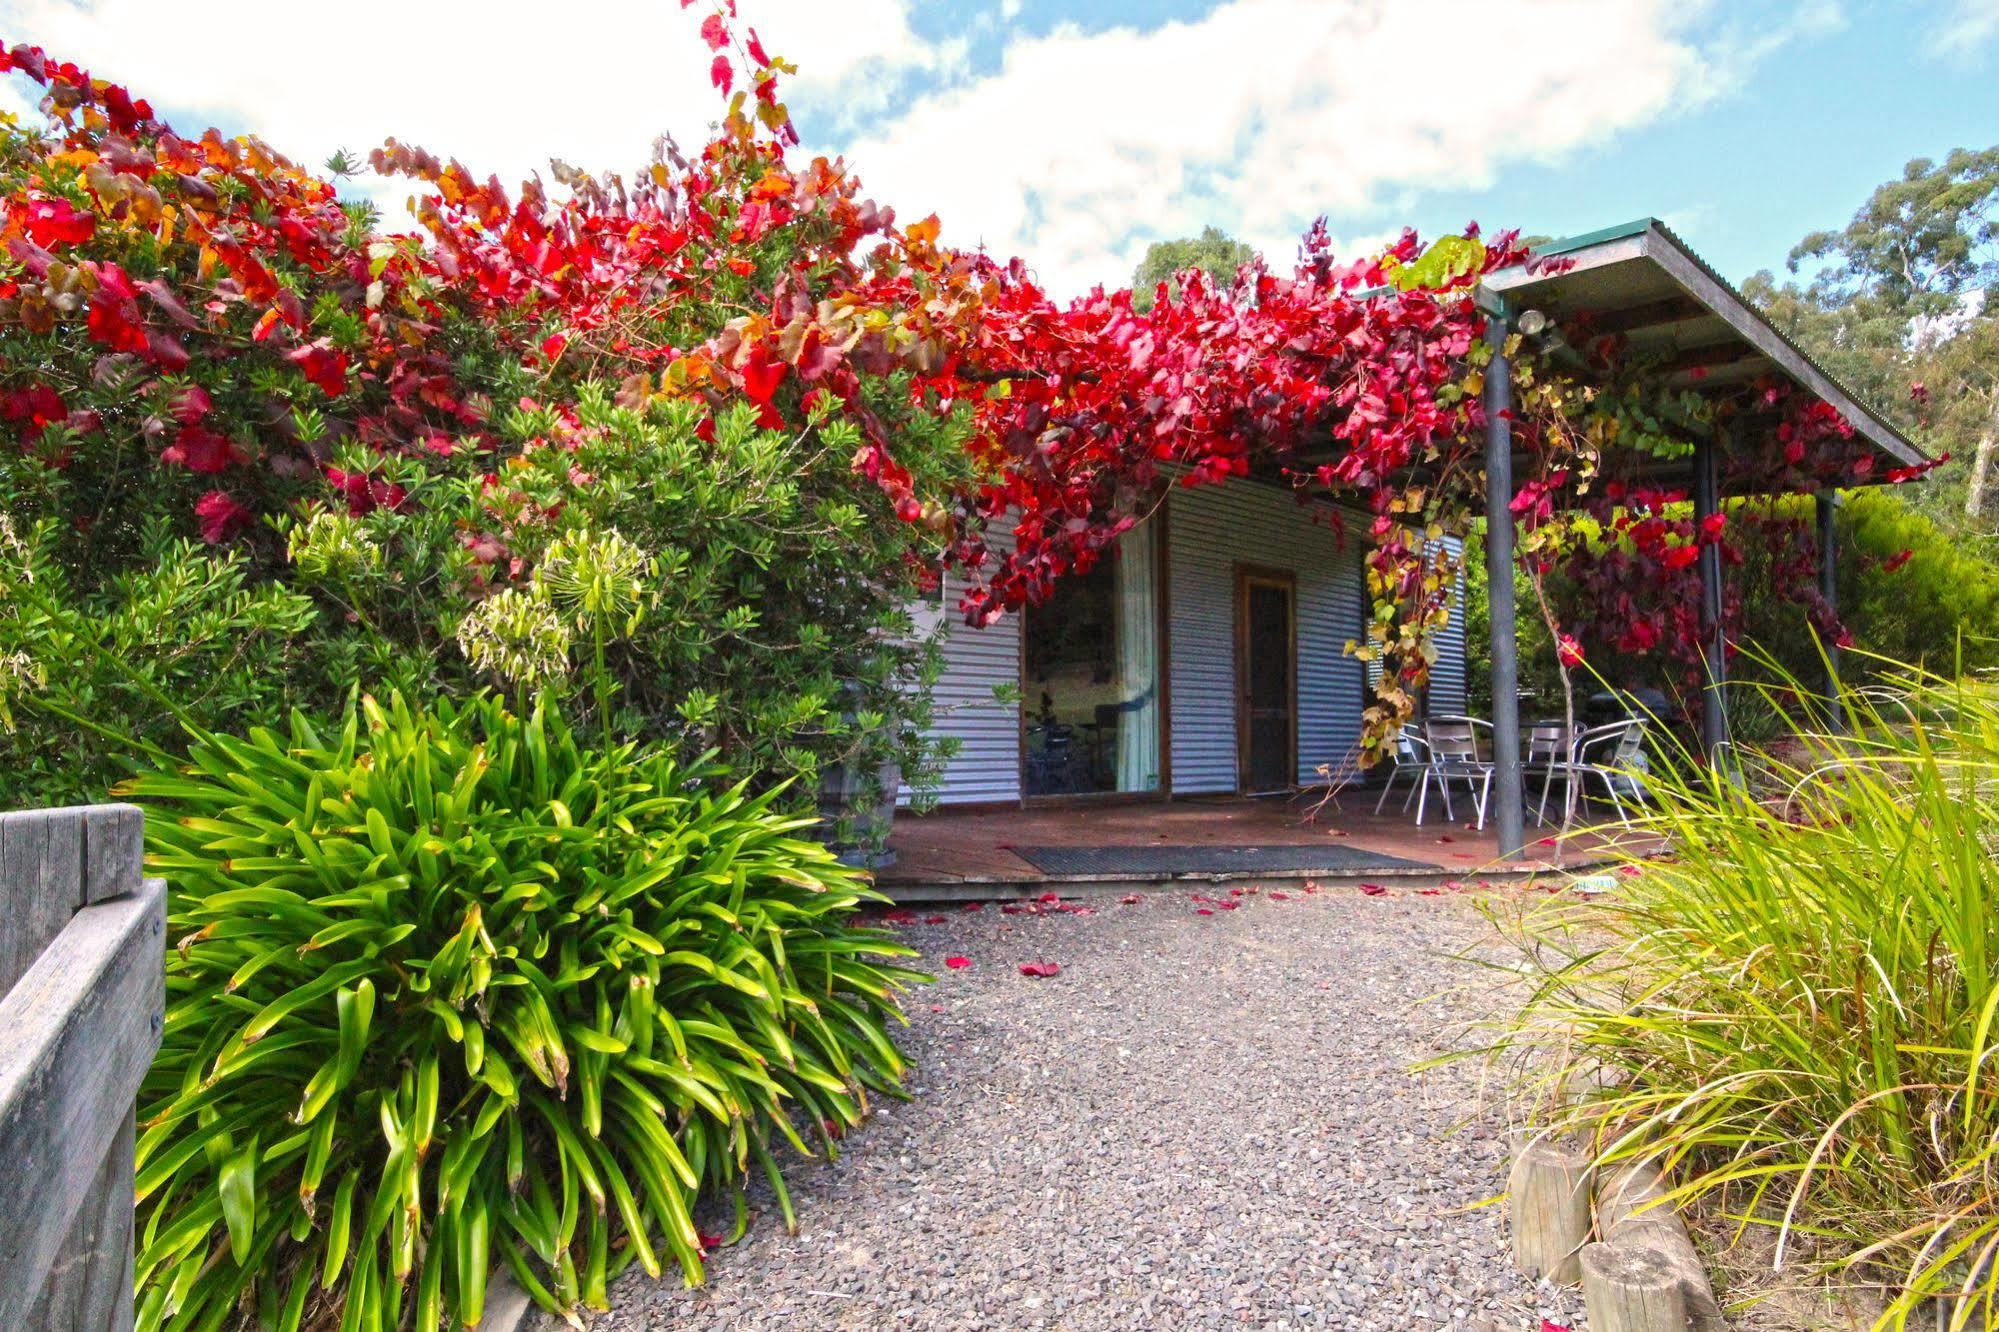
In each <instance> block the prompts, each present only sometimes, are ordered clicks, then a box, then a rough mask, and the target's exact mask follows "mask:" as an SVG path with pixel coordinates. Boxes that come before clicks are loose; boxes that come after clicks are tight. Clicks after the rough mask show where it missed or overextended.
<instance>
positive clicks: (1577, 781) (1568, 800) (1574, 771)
mask: <svg viewBox="0 0 1999 1332" xmlns="http://www.w3.org/2000/svg"><path fill="white" fill-rule="evenodd" d="M1644 756H1645V723H1644V722H1642V721H1639V720H1638V719H1637V718H1635V717H1634V718H1632V719H1630V720H1627V721H1620V722H1609V723H1606V724H1605V725H1602V726H1592V727H1590V728H1589V729H1588V730H1586V731H1582V732H1580V733H1578V734H1577V736H1576V740H1575V747H1574V748H1573V749H1572V750H1571V751H1570V758H1569V760H1568V761H1567V762H1565V763H1558V764H1553V765H1550V766H1551V769H1552V771H1551V774H1550V778H1552V777H1553V776H1560V777H1561V778H1562V780H1563V782H1564V783H1565V785H1566V787H1567V789H1566V790H1565V791H1564V793H1563V797H1562V799H1563V806H1562V821H1563V822H1564V823H1567V822H1569V821H1570V820H1571V819H1573V818H1574V817H1575V812H1576V799H1577V797H1578V796H1587V795H1588V794H1589V792H1588V785H1589V779H1590V778H1592V777H1594V778H1595V779H1596V780H1597V781H1599V782H1601V783H1603V793H1604V795H1605V797H1606V798H1608V799H1609V801H1610V806H1611V808H1612V809H1614V810H1616V811H1617V817H1618V821H1619V822H1621V823H1623V824H1624V826H1625V827H1627V828H1628V827H1630V826H1631V816H1630V814H1629V813H1627V812H1626V810H1625V798H1624V796H1623V795H1622V794H1620V793H1619V791H1618V789H1617V788H1618V783H1619V782H1625V783H1628V784H1629V786H1630V793H1629V794H1630V797H1631V800H1632V801H1633V802H1634V803H1636V804H1639V805H1641V806H1642V805H1644V804H1646V803H1647V801H1646V796H1645V784H1644V782H1643V780H1642V779H1641V778H1640V776H1639V766H1638V765H1639V764H1640V763H1641V762H1642V761H1643V759H1644ZM1547 817H1548V803H1547V796H1546V786H1545V782H1544V786H1543V795H1542V801H1541V819H1542V821H1543V822H1546V820H1547Z"/></svg>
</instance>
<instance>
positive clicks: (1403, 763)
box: [1374, 726, 1436, 823]
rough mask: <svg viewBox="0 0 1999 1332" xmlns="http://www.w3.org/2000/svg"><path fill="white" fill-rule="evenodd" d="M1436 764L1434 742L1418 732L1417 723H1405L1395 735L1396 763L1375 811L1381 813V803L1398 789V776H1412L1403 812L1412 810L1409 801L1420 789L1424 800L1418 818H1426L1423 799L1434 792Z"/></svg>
mask: <svg viewBox="0 0 1999 1332" xmlns="http://www.w3.org/2000/svg"><path fill="white" fill-rule="evenodd" d="M1435 768H1436V764H1435V762H1434V761H1433V760H1432V759H1431V757H1430V746H1429V744H1428V742H1426V741H1425V740H1424V739H1423V737H1422V736H1420V735H1418V734H1416V731H1415V728H1414V727H1413V726H1404V727H1403V728H1402V729H1401V730H1400V731H1398V732H1396V735H1395V766H1394V767H1393V768H1391V769H1390V770H1389V773H1388V780H1387V781H1385V782H1383V783H1382V784H1381V798H1380V799H1378V800H1376V801H1375V802H1374V812H1375V813H1376V814H1379V813H1381V807H1382V806H1383V805H1385V804H1387V803H1388V796H1389V793H1390V792H1391V791H1393V790H1394V789H1395V783H1396V780H1397V779H1398V778H1401V777H1403V776H1405V775H1406V776H1407V777H1408V778H1409V790H1408V793H1407V794H1405V795H1404V796H1403V797H1402V812H1403V813H1404V814H1407V813H1408V812H1409V802H1410V801H1411V800H1416V799H1417V797H1418V795H1419V793H1420V795H1421V797H1422V800H1421V801H1419V802H1418V804H1417V806H1416V822H1418V823H1421V822H1422V821H1423V802H1424V801H1427V800H1428V799H1429V796H1430V778H1431V777H1432V776H1433V775H1434V774H1435Z"/></svg>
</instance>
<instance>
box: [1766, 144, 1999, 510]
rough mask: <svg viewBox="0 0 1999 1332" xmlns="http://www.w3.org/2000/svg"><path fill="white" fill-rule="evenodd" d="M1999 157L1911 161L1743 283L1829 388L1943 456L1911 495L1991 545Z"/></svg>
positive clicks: (1966, 153)
mask: <svg viewBox="0 0 1999 1332" xmlns="http://www.w3.org/2000/svg"><path fill="white" fill-rule="evenodd" d="M1995 206H1999V146H1994V147H1991V148H1986V149H1983V150H1972V149H1964V148H1960V149H1957V150H1955V151H1953V152H1951V153H1950V154H1949V155H1948V156H1947V157H1945V158H1944V160H1943V161H1942V162H1940V163H1939V162H1936V161H1934V160H1932V159H1930V158H1922V157H1919V158H1916V159H1914V160H1912V161H1910V162H1909V163H1908V165H1907V166H1906V167H1904V168H1903V170H1902V174H1901V176H1899V177H1898V178H1896V179H1894V180H1891V181H1887V182H1885V183H1883V184H1882V185H1880V186H1879V187H1878V188H1876V189H1875V190H1874V192H1873V193H1872V194H1871V195H1869V196H1868V199H1867V201H1866V202H1865V203H1864V204H1862V205H1861V207H1860V208H1859V209H1858V210H1857V211H1856V212H1855V213H1854V215H1853V217H1852V219H1851V220H1850V221H1848V223H1847V224H1846V225H1845V226H1844V227H1843V228H1841V229H1839V230H1837V231H1816V232H1813V233H1812V234H1810V235H1808V236H1806V237H1805V238H1804V239H1803V240H1801V241H1799V242H1798V244H1797V245H1796V246H1795V247H1794V248H1793V249H1792V251H1791V253H1790V256H1789V260H1788V268H1789V270H1790V272H1791V273H1793V274H1797V275H1799V277H1800V278H1801V279H1802V280H1792V281H1785V282H1779V281H1778V280H1777V279H1776V278H1775V277H1773V276H1772V275H1771V274H1770V273H1768V272H1762V273H1758V274H1756V275H1755V276H1754V277H1752V278H1750V280H1749V281H1748V282H1747V283H1745V284H1744V287H1743V291H1744V294H1745V295H1746V296H1748V297H1749V299H1750V300H1752V301H1754V302H1755V303H1756V304H1757V305H1759V306H1760V307H1762V309H1763V311H1764V313H1765V314H1767V315H1768V316H1769V317H1770V319H1771V321H1772V322H1773V323H1775V324H1776V325H1777V326H1778V328H1780V329H1782V330H1783V331H1784V332H1785V333H1786V334H1788V335H1789V336H1790V337H1791V338H1792V339H1793V340H1794V341H1796V342H1797V343H1798V344H1799V345H1801V346H1802V347H1804V348H1805V350H1806V351H1808V352H1810V353H1811V354H1812V355H1813V356H1814V357H1816V358H1817V359H1818V360H1819V361H1820V362H1821V363H1822V364H1823V365H1824V366H1825V367H1826V369H1827V370H1829V371H1830V372H1831V373H1832V374H1833V375H1834V376H1835V377H1836V378H1838V379H1839V380H1840V381H1841V382H1843V383H1845V384H1847V385H1848V386H1849V387H1851V388H1852V389H1854V390H1855V391H1856V392H1857V393H1858V394H1859V395H1860V396H1861V398H1862V399H1863V400H1865V401H1867V402H1868V403H1869V404H1870V405H1871V406H1873V407H1875V408H1876V409H1877V410H1880V411H1882V412H1883V413H1884V414H1885V415H1887V416H1888V417H1889V418H1890V419H1891V420H1893V421H1894V422H1895V423H1896V424H1897V425H1899V426H1901V427H1902V428H1903V429H1905V430H1907V431H1909V432H1910V433H1912V434H1913V435H1915V436H1916V437H1917V438H1918V439H1920V440H1921V441H1922V442H1923V443H1924V444H1925V445H1926V446H1927V447H1928V448H1929V449H1930V450H1931V451H1932V452H1933V453H1950V454H1951V455H1952V459H1951V461H1950V462H1949V463H1947V464H1945V465H1944V466H1943V467H1941V468H1939V469H1938V470H1937V471H1936V472H1935V473H1934V474H1932V476H1931V477H1930V479H1929V481H1928V482H1927V484H1925V485H1924V486H1922V487H1919V488H1917V489H1915V490H1913V491H1910V492H1907V493H1906V496H1905V498H1906V500H1907V502H1908V503H1909V504H1911V505H1912V506H1913V507H1916V508H1918V509H1921V510H1923V511H1924V512H1926V513H1927V514H1928V515H1929V516H1930V517H1931V518H1933V519H1935V520H1936V522H1937V523H1938V524H1939V525H1940V526H1941V527H1942V528H1943V529H1944V530H1945V531H1946V532H1948V533H1950V534H1952V535H1964V536H1970V537H1974V538H1985V539H1987V540H1989V539H1990V538H1992V536H1993V534H1994V530H1995V529H1994V522H1993V516H1994V515H1993V514H1992V513H1991V509H1992V508H1994V507H1995V506H1992V505H1990V504H1988V503H1987V502H1986V495H1987V493H1988V492H1989V490H1990V489H1991V485H1992V478H1991V477H1990V476H1989V475H1988V474H1990V473H1991V472H1992V471H1993V469H1994V464H1995V458H1994V454H1995V441H1999V319H1995V316H1999V306H1995V304H1994V303H1993V302H1992V301H1991V300H1990V299H1989V295H1990V289H1991V288H1992V287H1993V286H1994V285H1995V283H1999V215H1995V211H1994V210H1995Z"/></svg>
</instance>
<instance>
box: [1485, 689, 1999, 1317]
mask: <svg viewBox="0 0 1999 1332" xmlns="http://www.w3.org/2000/svg"><path fill="white" fill-rule="evenodd" d="M1891 678H1892V685H1891V686H1889V687H1883V688H1878V689H1869V690H1866V691H1849V692H1848V694H1847V696H1846V699H1845V703H1846V712H1847V714H1848V718H1849V728H1850V729H1849V731H1848V733H1847V734H1844V735H1841V734H1837V733H1836V730H1835V728H1832V727H1829V726H1827V725H1825V722H1826V720H1827V719H1826V718H1825V717H1824V716H1823V714H1821V715H1818V716H1817V717H1815V718H1807V719H1806V720H1804V721H1793V722H1791V723H1790V724H1789V733H1788V735H1787V736H1786V737H1785V743H1784V744H1783V745H1781V746H1779V747H1777V748H1776V752H1777V753H1780V754H1782V755H1783V756H1784V757H1771V756H1770V755H1768V754H1764V755H1759V756H1757V757H1756V758H1755V759H1754V760H1753V762H1752V761H1748V760H1745V762H1744V765H1743V770H1741V771H1731V772H1728V773H1726V774H1725V775H1717V774H1716V773H1715V772H1714V771H1713V770H1710V769H1708V768H1706V767H1705V766H1702V765H1699V764H1690V765H1684V766H1683V767H1681V768H1680V769H1679V771H1678V773H1677V775H1676V774H1675V773H1674V772H1665V773H1661V774H1658V775H1656V776H1655V777H1654V778H1653V780H1652V783H1651V785H1652V788H1653V791H1654V793H1655V794H1656V795H1657V796H1658V805H1657V808H1656V810H1655V811H1654V812H1653V813H1652V814H1651V815H1650V817H1649V818H1648V819H1647V820H1646V824H1647V826H1646V828H1645V829H1644V831H1647V832H1655V833H1660V834H1664V835H1666V836H1668V837H1670V838H1671V839H1672V840H1673V842H1674V843H1675V844H1676V849H1677V854H1676V855H1675V856H1674V857H1672V858H1671V859H1669V860H1666V861H1664V862H1660V863H1647V864H1643V865H1642V866H1638V865H1634V866H1629V867H1627V873H1626V874H1625V875H1621V876H1619V879H1618V887H1617V889H1616V890H1615V891H1614V892H1610V893H1607V894H1605V895H1603V896H1602V897H1600V898H1596V899H1590V900H1582V901H1577V900H1573V899H1571V898H1570V897H1569V895H1566V894H1565V895H1563V896H1562V897H1560V898H1557V899H1554V900H1552V901H1551V902H1550V903H1549V904H1548V905H1547V906H1546V907H1544V908H1542V909H1540V910H1537V911H1534V912H1530V913H1528V914H1526V915H1524V916H1516V917H1514V918H1513V919H1511V920H1509V921H1506V922H1503V927H1504V928H1505V929H1506V930H1507V932H1508V933H1509V934H1510V935H1511V936H1512V938H1513V939H1514V941H1515V942H1516V943H1518V944H1519V945H1520V949H1521V956H1522V957H1523V958H1524V959H1525V960H1524V962H1519V963H1516V964H1515V965H1517V966H1518V967H1519V969H1520V970H1521V971H1523V972H1524V973H1525V981H1526V998H1525V1002H1524V1004H1522V1006H1521V1007H1520V1009H1519V1011H1518V1013H1517V1016H1515V1017H1514V1018H1513V1019H1511V1020H1510V1022H1509V1023H1508V1024H1507V1025H1506V1026H1505V1027H1504V1029H1503V1031H1502V1033H1501V1036H1500V1039H1499V1042H1498V1044H1497V1046H1496V1052H1497V1053H1498V1054H1499V1055H1501V1056H1502V1057H1504V1058H1506V1059H1508V1060H1509V1061H1511V1062H1512V1064H1513V1067H1514V1070H1515V1072H1516V1073H1517V1075H1518V1076H1519V1078H1520V1079H1521V1082H1522V1083H1524V1088H1525V1090H1526V1091H1527V1092H1528V1094H1529V1096H1530V1099H1531V1101H1532V1103H1533V1104H1535V1105H1536V1107H1537V1109H1536V1111H1535V1119H1536V1123H1537V1126H1539V1127H1542V1128H1546V1129H1549V1130H1551V1131H1554V1132H1559V1133H1576V1134H1580V1135H1582V1136H1584V1137H1585V1138H1586V1139H1587V1140H1588V1141H1589V1142H1591V1143H1592V1144H1593V1145H1594V1149H1595V1151H1596V1152H1597V1154H1598V1156H1599V1158H1600V1160H1601V1162H1603V1163H1604V1164H1610V1163H1615V1162H1621V1161H1631V1160H1640V1159H1652V1160H1655V1161H1657V1162H1658V1163H1660V1164H1661V1165H1663V1167H1664V1168H1665V1169H1666V1170H1667V1171H1668V1172H1669V1175H1670V1177H1671V1179H1672V1181H1673V1183H1674V1185H1675V1192H1674V1196H1675V1198H1676V1200H1677V1201H1678V1202H1679V1203H1681V1204H1682V1205H1694V1206H1695V1207H1696V1208H1697V1209H1698V1210H1700V1211H1702V1212H1704V1213H1705V1215H1706V1216H1707V1217H1708V1218H1709V1220H1710V1221H1712V1222H1718V1223H1721V1225H1722V1230H1723V1233H1725V1234H1727V1235H1728V1236H1729V1237H1730V1239H1731V1241H1732V1242H1733V1241H1740V1240H1741V1239H1743V1238H1744V1236H1745V1235H1746V1234H1748V1233H1749V1232H1751V1231H1759V1230H1760V1231H1762V1232H1764V1234H1765V1236H1766V1238H1767V1240H1768V1241H1769V1242H1768V1243H1767V1244H1766V1245H1762V1246H1755V1247H1756V1248H1757V1251H1758V1252H1759V1253H1760V1252H1763V1251H1764V1250H1766V1249H1767V1256H1768V1257H1769V1259H1770V1260H1771V1261H1772V1262H1774V1264H1775V1266H1776V1268H1777V1269H1778V1270H1779V1271H1780V1272H1784V1273H1788V1274H1795V1273H1797V1272H1799V1271H1800V1270H1801V1269H1802V1270H1803V1271H1805V1272H1807V1273H1809V1274H1810V1275H1811V1276H1813V1277H1815V1278H1817V1279H1819V1280H1821V1281H1830V1282H1837V1283H1851V1284H1859V1285H1865V1286H1868V1287H1871V1288H1873V1289H1874V1291H1875V1292H1877V1293H1880V1294H1882V1295H1883V1297H1884V1298H1883V1300H1882V1302H1883V1303H1885V1305H1886V1306H1887V1311H1886V1313H1884V1314H1882V1315H1881V1316H1880V1322H1879V1324H1878V1325H1879V1326H1882V1327H1895V1328H1899V1327H1902V1326H1905V1325H1909V1324H1911V1323H1913V1322H1914V1321H1915V1320H1916V1319H1917V1318H1918V1316H1919V1315H1920V1316H1921V1317H1924V1318H1927V1317H1928V1316H1929V1312H1928V1310H1930V1309H1931V1308H1933V1307H1934V1306H1932V1305H1929V1304H1928V1303H1927V1302H1928V1301H1929V1300H1930V1299H1931V1298H1932V1297H1935V1296H1944V1297H1946V1300H1945V1303H1944V1306H1943V1307H1944V1308H1945V1309H1946V1311H1947V1319H1946V1322H1945V1325H1946V1326H1951V1327H1987V1326H1993V1325H1995V1324H1999V1263H1994V1261H1993V1256H1994V1253H1995V1251H1999V1160H1995V1157H1999V1060H1995V1059H1994V1057H1993V1056H1994V1053H1995V1046H1999V912H1995V911H1994V901H1995V894H1999V868H1996V867H1995V865H1994V862H1993V853H1994V849H1995V835H1996V834H1999V698H1995V694H1994V692H1993V690H1992V689H1991V688H1990V687H1989V686H1987V685H1985V684H1982V683H1975V682H1970V681H1964V680H1953V679H1948V678H1943V677H1938V676H1934V675H1930V674H1926V673H1923V672H1921V671H1917V670H1913V669H1907V668H1902V669H1899V670H1897V671H1894V672H1892V673H1891ZM1769 692H1770V694H1771V697H1772V698H1773V699H1776V698H1778V697H1779V696H1781V697H1782V699H1783V700H1784V701H1785V702H1787V703H1788V704H1790V705H1791V707H1792V710H1793V712H1795V711H1796V704H1797V699H1798V698H1799V697H1800V696H1802V695H1803V694H1804V693H1805V691H1804V690H1803V689H1802V688H1801V687H1799V686H1797V685H1796V682H1794V681H1792V682H1787V683H1786V684H1784V685H1783V686H1781V687H1780V688H1778V689H1774V690H1771V691H1769ZM1923 1325H1924V1326H1927V1325H1928V1324H1923Z"/></svg>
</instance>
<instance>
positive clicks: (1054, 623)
mask: <svg viewBox="0 0 1999 1332" xmlns="http://www.w3.org/2000/svg"><path fill="white" fill-rule="evenodd" d="M1155 528H1156V524H1153V523H1142V524H1140V525H1139V526H1137V527H1135V528H1133V529H1132V530H1131V531H1129V532H1126V533H1125V534H1124V535H1123V536H1122V537H1120V538H1118V542H1117V545H1116V546H1114V547H1113V548H1112V550H1111V553H1110V556H1109V558H1107V559H1103V560H1099V561H1098V562H1097V564H1096V566H1095V567H1093V568H1092V569H1091V570H1090V571H1089V572H1088V573H1084V574H1075V573H1072V574H1069V575H1068V576H1067V577H1064V578H1062V579H1060V580H1059V581H1057V583H1056V584H1055V590H1054V594H1053V595H1052V596H1050V597H1049V599H1048V600H1047V601H1046V602H1044V603H1042V604H1041V605H1039V606H1031V607H1029V608H1028V609H1027V610H1026V612H1025V613H1024V618H1025V624H1024V635H1025V637H1024V653H1025V659H1024V661H1023V674H1024V676H1025V679H1024V681H1023V684H1024V686H1025V687H1024V688H1023V690H1022V691H1021V708H1022V711H1023V712H1024V714H1025V717H1024V722H1025V733H1026V742H1027V744H1026V771H1025V774H1024V775H1025V790H1026V792H1027V794H1028V795H1030V796H1051V795H1091V794H1101V793H1108V792H1119V791H1122V792H1145V791H1157V790H1158V789H1159V786H1160V733H1159V723H1160V717H1161V715H1162V710H1161V708H1160V705H1159V693H1160V667H1161V663H1160V661H1159V588H1158V572H1159V571H1158V563H1159V561H1158V552H1157V549H1156V545H1155V541H1156V539H1155V536H1154V532H1155Z"/></svg>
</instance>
